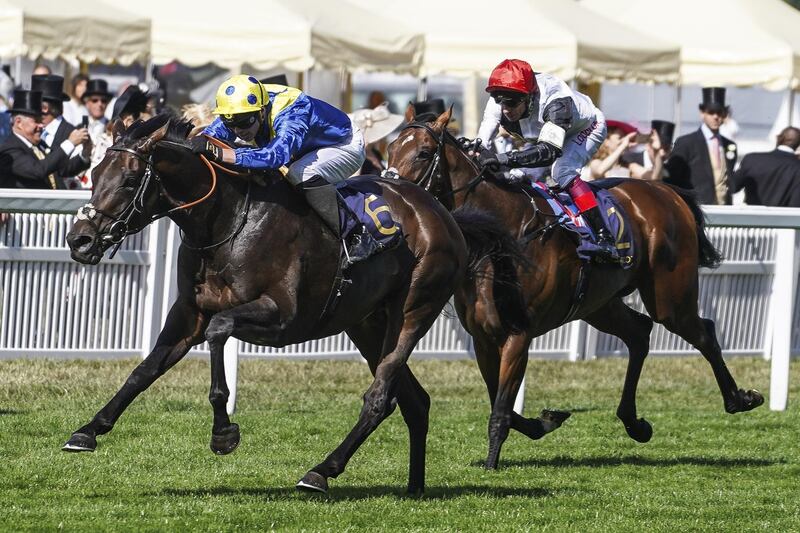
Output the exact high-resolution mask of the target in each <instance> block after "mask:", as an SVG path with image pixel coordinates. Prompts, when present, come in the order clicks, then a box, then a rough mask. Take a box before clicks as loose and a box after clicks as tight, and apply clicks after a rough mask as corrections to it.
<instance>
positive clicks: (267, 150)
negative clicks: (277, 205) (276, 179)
mask: <svg viewBox="0 0 800 533" xmlns="http://www.w3.org/2000/svg"><path fill="white" fill-rule="evenodd" d="M213 112H214V114H215V115H218V118H217V119H215V120H214V122H212V123H211V124H210V125H209V126H208V127H207V128H206V129H205V130H203V134H204V135H207V136H209V137H214V138H216V139H220V140H223V141H225V142H227V143H228V144H232V145H233V144H234V143H235V145H236V146H237V147H236V148H220V147H218V146H216V145H214V144H213V143H211V142H209V141H208V139H206V138H205V137H203V136H202V135H199V136H197V137H195V138H193V139H192V149H193V151H194V152H195V153H200V154H203V155H205V156H206V157H208V158H209V159H212V160H215V161H218V162H223V163H229V164H234V165H237V166H240V167H244V168H251V169H279V168H281V167H288V172H287V173H286V178H287V180H288V181H289V182H290V183H291V184H292V185H294V186H295V187H296V188H297V189H298V190H299V191H300V192H302V193H303V194H304V196H305V198H306V201H307V202H308V204H309V205H310V206H311V207H312V209H314V211H316V213H317V214H318V215H319V216H320V218H322V220H323V222H325V225H326V226H328V228H330V230H331V231H332V232H333V234H334V235H335V236H336V238H337V239H340V240H341V239H342V235H341V233H340V226H339V207H338V205H339V200H338V197H339V195H338V192H337V190H336V187H335V185H334V184H335V183H338V182H340V181H342V180H344V179H347V178H348V177H350V176H352V175H353V174H355V173H356V172H358V170H359V169H360V168H361V165H362V163H363V162H364V159H365V152H364V137H363V135H362V133H361V131H360V130H359V129H358V127H357V126H355V125H354V124H353V122H352V121H351V119H350V118H349V117H348V116H347V115H346V114H345V113H344V112H342V111H340V110H339V109H336V108H335V107H333V106H332V105H330V104H328V103H326V102H323V101H322V100H318V99H316V98H312V97H310V96H308V95H307V94H305V93H303V92H302V91H300V90H299V89H295V88H293V87H287V86H285V85H272V84H269V85H263V84H262V83H261V82H259V81H258V80H257V79H256V78H254V77H253V76H248V75H245V74H240V75H237V76H233V77H232V78H229V79H227V80H225V81H224V82H223V83H222V85H220V86H219V89H218V90H217V95H216V108H215V109H214V111H213ZM346 211H347V210H346ZM377 249H378V245H377V243H376V242H375V241H374V240H372V239H371V237H370V236H369V234H368V233H365V234H364V235H362V240H361V241H360V242H359V243H357V244H356V246H354V247H353V248H351V249H350V250H349V256H350V262H351V263H352V262H355V261H358V260H361V259H365V258H366V257H368V256H370V255H372V253H374V252H375V251H376V250H377Z"/></svg>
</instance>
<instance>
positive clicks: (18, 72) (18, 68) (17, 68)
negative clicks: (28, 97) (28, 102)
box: [14, 55, 22, 87]
mask: <svg viewBox="0 0 800 533" xmlns="http://www.w3.org/2000/svg"><path fill="white" fill-rule="evenodd" d="M14 74H15V75H14V83H15V84H16V85H18V86H20V87H21V86H22V56H21V55H17V61H16V64H15V65H14Z"/></svg>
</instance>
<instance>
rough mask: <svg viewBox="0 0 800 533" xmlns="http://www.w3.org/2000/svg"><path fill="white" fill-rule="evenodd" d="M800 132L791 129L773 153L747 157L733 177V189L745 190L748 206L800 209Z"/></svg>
mask: <svg viewBox="0 0 800 533" xmlns="http://www.w3.org/2000/svg"><path fill="white" fill-rule="evenodd" d="M798 147H800V129H798V128H793V127H791V126H790V127H788V128H785V129H784V130H783V131H781V132H780V134H779V135H778V143H777V146H776V147H775V149H774V150H772V151H771V152H761V153H752V154H747V155H746V156H744V158H743V159H742V164H741V165H740V166H739V170H737V171H736V173H735V174H734V175H733V177H732V178H731V189H732V190H733V192H738V191H739V190H741V189H744V191H745V203H747V204H749V205H768V206H773V207H800V160H799V159H797V155H796V151H797V149H798Z"/></svg>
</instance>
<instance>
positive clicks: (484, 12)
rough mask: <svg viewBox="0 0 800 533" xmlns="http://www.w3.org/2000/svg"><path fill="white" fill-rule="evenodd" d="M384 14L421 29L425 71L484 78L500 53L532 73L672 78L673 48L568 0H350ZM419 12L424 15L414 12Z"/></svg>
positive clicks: (599, 78) (675, 69)
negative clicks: (495, 2) (489, 0)
mask: <svg viewBox="0 0 800 533" xmlns="http://www.w3.org/2000/svg"><path fill="white" fill-rule="evenodd" d="M354 1H355V2H357V3H358V4H359V5H361V6H362V7H364V8H366V9H372V10H374V11H376V12H391V13H392V14H393V17H395V18H398V19H399V20H400V21H402V22H404V23H405V24H407V25H408V26H410V27H412V28H414V29H417V30H420V31H422V32H424V33H425V38H426V43H425V56H424V60H423V70H424V73H425V74H426V75H432V74H454V75H461V74H467V75H471V74H478V75H482V76H488V74H489V72H490V71H491V69H492V68H493V67H494V66H495V65H496V64H497V63H499V62H500V61H501V60H502V59H504V58H510V57H517V58H520V59H525V60H527V61H529V62H530V63H531V65H533V67H534V69H535V70H537V71H544V72H549V73H552V74H555V75H556V76H559V77H561V78H564V79H572V78H579V79H582V80H585V81H604V80H622V79H625V80H637V81H659V82H667V81H675V80H676V79H677V77H678V65H679V61H678V60H679V56H678V49H677V46H675V45H674V44H669V43H664V42H663V41H658V40H656V39H652V38H650V37H648V36H646V35H644V34H642V33H639V32H636V31H635V30H633V29H631V28H629V27H624V26H622V25H620V24H619V23H615V22H613V21H611V20H608V19H605V18H600V17H598V16H597V14H595V13H593V12H591V11H588V10H586V9H584V8H582V7H581V6H580V5H579V4H577V3H575V2H573V1H571V0H569V1H567V0H562V1H559V2H552V1H546V0H506V1H504V2H503V4H502V6H501V8H499V9H488V8H487V4H486V2H483V1H478V0H459V1H458V2H455V1H442V2H430V1H427V0H406V1H405V2H403V9H402V10H401V9H397V5H396V3H395V2H393V1H392V0H354ZM421 14H424V15H421Z"/></svg>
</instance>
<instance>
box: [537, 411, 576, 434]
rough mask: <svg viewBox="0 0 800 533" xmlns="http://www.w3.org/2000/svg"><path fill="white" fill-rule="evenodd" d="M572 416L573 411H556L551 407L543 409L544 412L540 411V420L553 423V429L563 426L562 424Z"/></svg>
mask: <svg viewBox="0 0 800 533" xmlns="http://www.w3.org/2000/svg"><path fill="white" fill-rule="evenodd" d="M571 416H572V413H570V412H569V411H555V410H551V409H542V412H541V413H539V420H541V421H542V422H550V423H551V424H553V429H558V428H559V427H561V424H563V423H564V421H565V420H566V419H567V418H569V417H571ZM550 431H552V430H550Z"/></svg>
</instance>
